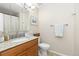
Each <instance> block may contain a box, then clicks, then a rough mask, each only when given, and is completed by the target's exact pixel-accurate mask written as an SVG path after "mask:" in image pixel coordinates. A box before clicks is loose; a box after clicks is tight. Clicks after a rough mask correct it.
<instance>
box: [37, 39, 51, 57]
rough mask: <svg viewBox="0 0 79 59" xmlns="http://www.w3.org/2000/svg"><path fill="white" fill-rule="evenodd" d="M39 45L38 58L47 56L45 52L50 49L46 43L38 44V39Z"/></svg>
mask: <svg viewBox="0 0 79 59" xmlns="http://www.w3.org/2000/svg"><path fill="white" fill-rule="evenodd" d="M38 43H39V44H38V45H39V56H47V51H48V49H49V47H50V45H49V44H47V43H40V38H39V39H38Z"/></svg>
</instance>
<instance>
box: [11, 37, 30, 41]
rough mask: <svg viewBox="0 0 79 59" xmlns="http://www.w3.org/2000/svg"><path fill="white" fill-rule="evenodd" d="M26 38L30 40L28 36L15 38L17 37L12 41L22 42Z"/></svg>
mask: <svg viewBox="0 0 79 59" xmlns="http://www.w3.org/2000/svg"><path fill="white" fill-rule="evenodd" d="M25 40H29V38H26V37H21V38H15V39H12V42H22V41H25Z"/></svg>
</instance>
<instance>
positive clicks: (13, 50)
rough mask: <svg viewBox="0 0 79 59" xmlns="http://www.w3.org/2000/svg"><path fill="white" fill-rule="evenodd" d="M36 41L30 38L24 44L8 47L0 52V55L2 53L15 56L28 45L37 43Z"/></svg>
mask: <svg viewBox="0 0 79 59" xmlns="http://www.w3.org/2000/svg"><path fill="white" fill-rule="evenodd" d="M37 42H38V40H37V39H34V40H31V41H29V42H26V43H24V44H21V45H18V46H16V47H13V48H10V49H8V50H5V51H3V52H1V55H3V56H16V55H18V54H19V53H22V52H23V51H25V50H26V49H28V48H29V47H31V46H33V45H35V44H37Z"/></svg>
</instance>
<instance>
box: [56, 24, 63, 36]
mask: <svg viewBox="0 0 79 59" xmlns="http://www.w3.org/2000/svg"><path fill="white" fill-rule="evenodd" d="M55 36H56V37H63V36H64V24H55Z"/></svg>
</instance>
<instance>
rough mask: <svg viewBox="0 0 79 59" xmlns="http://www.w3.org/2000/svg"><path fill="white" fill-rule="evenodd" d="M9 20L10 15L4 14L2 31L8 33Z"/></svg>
mask: <svg viewBox="0 0 79 59" xmlns="http://www.w3.org/2000/svg"><path fill="white" fill-rule="evenodd" d="M10 25H11V22H10V15H6V14H4V32H5V33H10V27H11V26H10Z"/></svg>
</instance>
